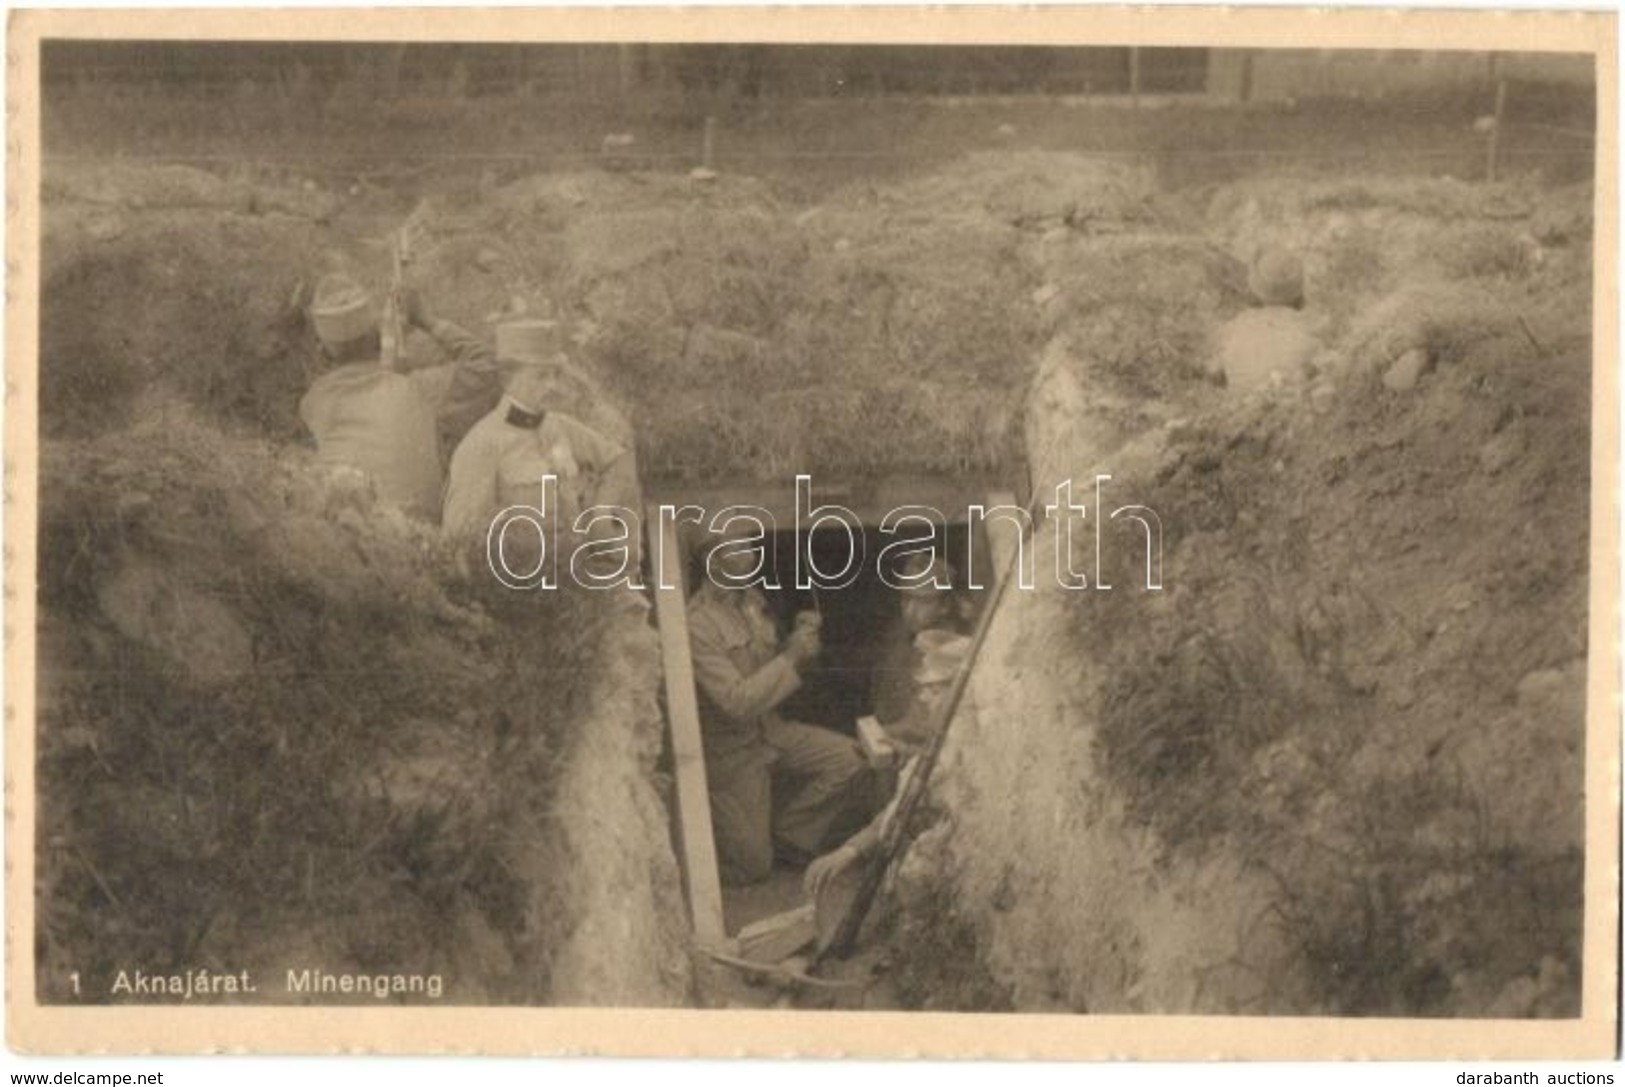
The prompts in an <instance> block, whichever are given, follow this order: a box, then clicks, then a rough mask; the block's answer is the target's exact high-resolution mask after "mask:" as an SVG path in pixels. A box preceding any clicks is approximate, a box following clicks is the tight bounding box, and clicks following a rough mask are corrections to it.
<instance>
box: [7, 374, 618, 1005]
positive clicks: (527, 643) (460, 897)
mask: <svg viewBox="0 0 1625 1087" xmlns="http://www.w3.org/2000/svg"><path fill="white" fill-rule="evenodd" d="M140 415H141V421H140V422H139V423H138V424H137V425H135V426H133V427H132V428H130V429H128V430H125V431H122V432H118V433H113V434H109V435H106V436H104V437H101V438H97V439H94V440H83V441H79V440H75V441H62V442H51V443H47V445H46V446H45V449H44V461H43V473H42V480H41V489H42V491H43V493H44V494H46V495H47V496H48V501H47V502H46V503H45V505H44V509H43V516H44V525H43V529H42V535H41V551H40V554H41V578H40V581H41V590H40V594H41V611H42V614H43V616H44V618H43V620H42V625H41V629H40V653H41V661H42V671H41V680H42V689H41V709H40V714H39V724H38V729H39V732H38V735H39V743H40V752H39V774H40V784H41V795H42V798H43V800H42V804H41V811H40V816H41V823H40V830H39V848H40V856H41V858H42V862H43V863H42V865H41V875H42V882H41V885H40V891H39V908H40V930H39V931H40V938H39V941H40V942H39V955H40V964H41V970H40V976H41V977H42V978H45V979H61V978H65V977H67V971H68V970H69V969H70V968H71V969H73V970H77V971H80V972H82V973H83V974H84V975H85V976H87V977H109V976H110V971H113V970H116V969H118V968H122V967H128V966H130V965H131V964H140V965H141V966H142V968H143V969H147V970H149V971H152V972H160V973H161V972H165V971H168V970H171V969H173V970H180V969H183V968H185V969H191V968H199V967H209V968H215V969H220V970H227V971H231V970H241V969H244V968H247V969H250V970H253V971H255V972H256V973H257V974H258V975H259V976H261V977H273V978H275V977H279V976H280V975H279V973H278V972H277V968H278V967H283V966H301V965H303V966H309V965H311V964H321V965H322V966H323V968H324V969H328V970H333V971H338V972H342V971H343V970H346V969H349V970H355V971H366V972H376V971H386V972H394V971H396V970H399V969H400V968H401V967H402V965H403V963H402V960H401V959H400V952H401V949H402V948H411V949H413V956H414V958H413V960H412V964H413V966H414V969H422V970H424V971H426V972H427V971H439V972H442V973H444V974H445V975H446V976H447V985H448V990H449V991H451V992H453V993H455V994H456V995H457V997H458V998H459V999H470V1000H477V1001H495V1002H507V1001H518V1002H528V1003H535V1002H545V1001H546V999H547V994H548V987H549V955H550V954H551V953H552V951H553V950H554V949H556V948H557V947H558V946H559V945H560V944H561V942H562V936H563V934H564V933H566V932H568V931H569V928H570V926H571V925H572V924H573V923H574V920H573V918H572V917H571V912H570V911H571V903H572V901H573V898H572V894H573V892H572V889H571V887H570V880H571V879H572V875H571V872H572V870H573V869H572V868H571V866H569V865H566V864H563V863H561V860H560V857H559V855H558V849H559V846H558V844H557V843H558V837H559V820H561V819H563V818H581V817H582V816H581V814H580V813H575V814H574V815H568V814H561V813H559V812H556V811H554V810H553V809H552V804H551V797H552V795H553V790H554V788H555V784H556V781H557V778H558V773H559V771H560V768H561V766H563V765H565V764H566V763H567V762H568V755H569V752H570V750H571V749H572V746H573V745H574V743H575V742H576V736H577V731H576V730H578V729H580V728H584V727H593V724H594V723H593V722H592V721H591V708H592V707H591V706H590V705H589V704H588V703H589V702H590V687H591V684H592V683H593V682H595V679H594V677H595V676H596V674H597V673H596V672H595V670H594V668H593V667H592V662H593V661H594V660H595V659H596V656H597V655H598V654H599V653H600V652H601V651H602V646H601V642H602V639H603V638H604V637H605V633H604V632H605V629H606V624H607V622H608V613H607V612H606V611H605V609H604V608H603V607H602V606H601V603H602V602H601V601H598V600H585V599H583V598H582V597H583V596H584V595H585V594H575V593H571V592H567V591H563V590H561V591H559V592H556V593H549V594H541V595H539V596H535V595H527V596H525V597H524V598H523V600H522V601H515V600H513V599H511V596H512V594H493V595H489V596H486V595H485V590H484V589H483V588H482V586H481V585H474V586H465V587H463V588H457V587H456V586H455V585H451V586H449V587H448V585H447V584H446V582H445V581H444V579H443V573H442V571H443V570H444V569H445V563H444V556H442V555H440V554H439V553H438V552H437V551H436V548H435V545H434V541H433V539H432V537H431V535H430V534H429V533H428V532H427V531H426V530H424V529H421V528H418V527H416V526H414V525H412V524H409V523H407V522H405V521H404V520H402V519H400V518H399V517H398V516H397V515H394V514H392V513H390V512H388V511H386V510H383V509H381V508H378V507H376V506H375V505H374V504H373V501H372V498H371V496H370V494H369V493H368V492H367V491H366V490H365V489H364V488H361V487H356V486H353V485H349V484H346V483H344V482H342V481H340V480H335V479H334V478H332V477H329V476H328V475H326V474H325V473H323V472H322V471H320V470H318V469H316V468H315V467H314V466H313V465H311V464H310V463H308V462H307V461H305V460H304V459H303V458H302V457H301V456H297V455H290V453H289V452H288V451H287V450H278V449H274V448H273V447H270V446H267V445H264V444H262V443H259V442H257V441H254V440H250V439H242V438H233V437H228V436H225V435H223V434H222V433H220V432H219V431H218V430H216V429H215V428H214V427H212V426H209V425H207V424H205V423H202V422H200V421H198V420H197V419H196V418H195V417H194V416H193V415H192V414H191V413H190V412H189V411H186V410H183V409H180V408H177V407H175V406H174V405H172V404H165V403H156V404H155V403H152V402H150V401H148V402H146V403H144V404H143V405H142V408H141V411H140ZM542 662H545V665H544V664H543V663H542ZM605 727H607V726H605ZM46 984H47V986H50V985H54V984H58V982H52V981H47V982H46ZM46 995H53V994H50V993H47V994H46ZM54 995H58V996H60V995H62V994H54Z"/></svg>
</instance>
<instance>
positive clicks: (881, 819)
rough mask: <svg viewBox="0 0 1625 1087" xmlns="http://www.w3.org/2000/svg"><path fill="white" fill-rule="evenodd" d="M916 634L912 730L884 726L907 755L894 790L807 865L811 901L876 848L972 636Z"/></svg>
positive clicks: (939, 723)
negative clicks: (904, 732) (848, 833)
mask: <svg viewBox="0 0 1625 1087" xmlns="http://www.w3.org/2000/svg"><path fill="white" fill-rule="evenodd" d="M918 637H919V639H920V641H921V644H922V652H921V655H920V656H921V659H920V665H919V667H918V668H916V669H915V671H914V673H913V676H912V679H913V683H914V703H915V704H914V706H913V707H912V709H911V710H910V713H909V716H908V718H907V719H906V720H908V721H909V722H911V723H910V724H908V725H906V726H905V729H912V732H911V733H910V738H909V739H904V738H903V737H902V736H900V735H899V728H898V726H895V725H894V726H892V727H889V728H888V729H887V732H888V734H890V735H891V736H892V737H893V740H894V742H896V743H897V744H898V747H899V749H900V750H901V751H902V752H903V753H904V754H905V755H907V756H908V761H907V762H906V763H904V765H903V769H902V772H901V773H900V774H898V778H897V791H896V794H895V795H894V796H893V797H892V800H891V802H890V803H889V804H887V805H886V807H885V808H884V809H882V810H881V812H880V814H879V815H877V816H875V817H874V819H873V820H871V821H870V823H869V825H868V826H866V827H864V828H863V829H862V830H860V831H858V833H856V834H854V835H852V837H850V838H848V839H847V840H846V841H844V842H842V843H841V844H840V845H839V846H837V847H836V848H835V849H832V850H831V851H829V852H828V853H825V854H823V855H822V856H820V857H817V858H816V859H814V860H813V862H812V863H811V864H809V865H808V866H807V871H806V873H805V874H804V875H803V877H802V880H803V884H804V886H805V887H806V890H807V893H808V894H810V895H812V896H813V898H815V899H816V898H817V897H818V895H819V893H820V892H822V891H823V890H824V889H825V888H826V887H827V886H829V885H830V883H831V882H832V881H834V879H835V878H836V877H837V876H839V875H840V874H841V873H842V872H844V871H846V870H847V869H849V868H851V867H852V866H853V865H854V864H856V863H857V862H858V861H860V860H862V859H864V858H865V857H868V856H871V855H873V854H874V852H875V851H876V850H877V849H879V848H880V843H881V842H882V841H883V840H884V839H885V836H886V831H887V829H888V828H889V825H890V824H891V822H892V820H894V819H895V818H897V807H898V800H899V799H900V798H901V797H902V795H903V791H904V790H905V789H907V788H908V784H909V781H910V779H912V778H913V776H914V775H915V774H916V773H918V772H919V766H920V758H919V756H920V753H921V752H922V751H923V750H924V747H925V745H926V744H928V743H929V742H930V741H931V739H932V738H933V736H935V734H936V730H937V729H939V728H941V727H942V724H943V722H942V721H941V719H940V718H941V716H942V714H941V709H940V707H941V705H942V701H943V699H945V698H946V697H947V696H948V689H949V687H950V686H951V685H952V684H953V681H954V678H955V677H956V676H957V675H958V674H959V670H960V669H961V668H963V667H964V666H965V657H966V654H967V653H968V652H969V651H970V644H971V640H970V638H968V637H965V636H964V635H960V634H952V633H950V632H947V631H942V630H925V631H922V632H921V633H920V634H919V636H918Z"/></svg>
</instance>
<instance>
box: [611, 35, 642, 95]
mask: <svg viewBox="0 0 1625 1087" xmlns="http://www.w3.org/2000/svg"><path fill="white" fill-rule="evenodd" d="M615 59H616V66H615V71H616V74H617V75H618V76H619V78H620V90H621V101H622V102H625V101H626V100H627V99H628V98H631V97H632V84H633V82H634V81H635V79H636V71H637V60H636V57H634V56H633V53H632V46H630V45H628V44H626V43H625V42H622V43H621V44H620V45H617V46H616V47H615Z"/></svg>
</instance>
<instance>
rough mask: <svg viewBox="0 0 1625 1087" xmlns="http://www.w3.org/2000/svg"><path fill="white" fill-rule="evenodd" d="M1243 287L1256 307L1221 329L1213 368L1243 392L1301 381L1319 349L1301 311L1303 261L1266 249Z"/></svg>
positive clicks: (1291, 254)
mask: <svg viewBox="0 0 1625 1087" xmlns="http://www.w3.org/2000/svg"><path fill="white" fill-rule="evenodd" d="M1247 286H1248V289H1249V291H1250V292H1251V293H1252V296H1253V301H1254V306H1253V307H1252V308H1250V309H1247V310H1243V311H1242V312H1241V313H1239V314H1237V315H1236V316H1235V317H1233V318H1231V319H1230V321H1228V322H1227V323H1226V324H1225V325H1224V326H1223V327H1221V328H1220V329H1219V331H1218V334H1217V336H1216V338H1215V352H1214V358H1213V362H1212V366H1213V368H1214V369H1215V370H1216V371H1217V372H1219V373H1222V374H1223V375H1224V379H1225V384H1226V385H1228V386H1229V387H1230V388H1232V389H1236V390H1239V391H1242V392H1250V391H1253V390H1256V389H1263V388H1267V387H1269V386H1270V385H1272V384H1292V383H1295V382H1298V381H1301V380H1302V379H1303V378H1304V377H1306V376H1307V375H1308V372H1309V368H1310V361H1311V360H1312V359H1313V358H1314V356H1315V354H1316V353H1317V352H1318V350H1319V347H1320V344H1319V340H1318V337H1316V335H1315V334H1314V332H1313V330H1312V328H1311V326H1310V322H1309V321H1308V320H1307V319H1306V318H1305V316H1304V314H1303V312H1302V311H1303V304H1304V291H1303V262H1302V261H1301V260H1300V259H1299V258H1298V256H1297V255H1296V254H1294V253H1291V252H1288V251H1286V250H1284V249H1275V248H1271V249H1265V250H1264V251H1263V252H1261V253H1260V254H1259V256H1258V259H1257V260H1255V261H1254V262H1253V265H1252V268H1251V270H1250V271H1249V274H1248V279H1247Z"/></svg>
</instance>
